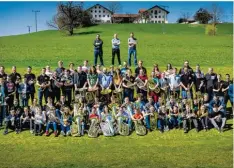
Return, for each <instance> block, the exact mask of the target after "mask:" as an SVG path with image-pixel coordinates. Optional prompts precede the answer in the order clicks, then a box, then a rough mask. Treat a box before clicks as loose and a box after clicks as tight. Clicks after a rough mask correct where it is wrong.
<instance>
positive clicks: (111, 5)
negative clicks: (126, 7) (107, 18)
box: [106, 2, 122, 23]
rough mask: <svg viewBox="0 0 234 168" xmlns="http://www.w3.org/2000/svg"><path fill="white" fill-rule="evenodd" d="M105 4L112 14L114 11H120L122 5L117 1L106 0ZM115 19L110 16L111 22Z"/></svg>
mask: <svg viewBox="0 0 234 168" xmlns="http://www.w3.org/2000/svg"><path fill="white" fill-rule="evenodd" d="M106 6H107V8H108V9H109V10H110V11H111V14H112V15H113V14H115V13H117V12H120V11H121V9H122V5H121V4H120V3H119V2H108V3H107V5H106ZM115 20H116V19H113V18H112V17H111V22H112V23H115V22H114V21H115Z"/></svg>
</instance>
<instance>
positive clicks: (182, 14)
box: [181, 12, 191, 23]
mask: <svg viewBox="0 0 234 168" xmlns="http://www.w3.org/2000/svg"><path fill="white" fill-rule="evenodd" d="M190 17H191V13H190V12H181V18H182V19H183V20H184V22H187V23H188V20H189V18H190Z"/></svg>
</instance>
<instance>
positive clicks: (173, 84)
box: [168, 68, 180, 97]
mask: <svg viewBox="0 0 234 168" xmlns="http://www.w3.org/2000/svg"><path fill="white" fill-rule="evenodd" d="M168 79H169V80H168V82H169V86H170V95H174V94H176V95H177V96H179V95H180V76H179V75H178V74H177V68H173V73H172V74H171V75H169V77H168ZM174 96H175V95H174ZM177 96H176V97H177Z"/></svg>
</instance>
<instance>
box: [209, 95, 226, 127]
mask: <svg viewBox="0 0 234 168" xmlns="http://www.w3.org/2000/svg"><path fill="white" fill-rule="evenodd" d="M209 119H210V121H211V123H212V125H213V126H214V127H215V128H216V129H217V130H218V131H219V132H223V128H224V126H225V124H226V120H227V118H226V110H225V105H224V102H223V101H222V102H221V101H220V100H219V97H218V96H216V95H214V97H213V100H211V102H210V111H209ZM217 122H219V123H220V122H221V127H219V126H218V125H217Z"/></svg>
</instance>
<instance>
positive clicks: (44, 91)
mask: <svg viewBox="0 0 234 168" xmlns="http://www.w3.org/2000/svg"><path fill="white" fill-rule="evenodd" d="M45 72H46V69H45V68H42V70H41V75H40V76H38V77H37V86H39V88H38V97H39V104H40V106H42V98H43V96H44V98H45V102H46V103H47V97H48V91H49V90H48V88H49V86H50V77H49V76H47V75H46V74H45Z"/></svg>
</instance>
